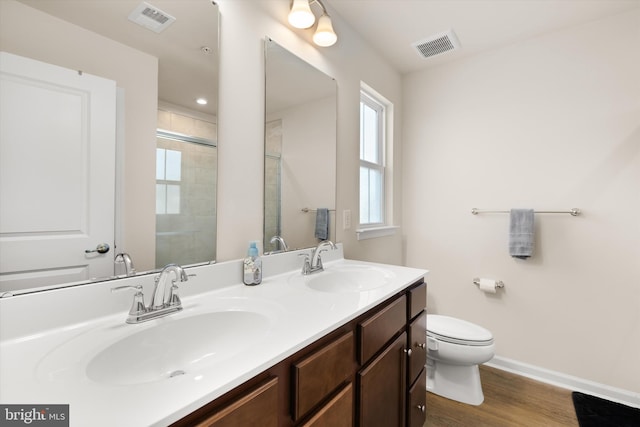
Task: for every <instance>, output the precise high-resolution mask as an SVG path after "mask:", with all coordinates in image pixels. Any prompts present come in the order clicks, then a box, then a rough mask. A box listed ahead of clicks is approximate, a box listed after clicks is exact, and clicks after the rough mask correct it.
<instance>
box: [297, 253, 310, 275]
mask: <svg viewBox="0 0 640 427" xmlns="http://www.w3.org/2000/svg"><path fill="white" fill-rule="evenodd" d="M298 256H301V257H304V262H303V264H302V274H303V275H304V276H306V275H308V274H311V259H310V258H309V254H307V253H304V254H298Z"/></svg>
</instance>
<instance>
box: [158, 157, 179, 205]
mask: <svg viewBox="0 0 640 427" xmlns="http://www.w3.org/2000/svg"><path fill="white" fill-rule="evenodd" d="M181 174H182V153H181V152H180V151H176V150H168V149H165V148H157V149H156V214H179V213H180V180H181Z"/></svg>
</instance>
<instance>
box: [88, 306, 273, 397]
mask: <svg viewBox="0 0 640 427" xmlns="http://www.w3.org/2000/svg"><path fill="white" fill-rule="evenodd" d="M269 324H270V321H269V318H268V317H267V316H265V315H263V314H259V313H254V312H251V311H221V312H213V313H205V314H199V315H195V316H191V317H185V318H180V319H171V320H170V321H168V322H164V323H160V324H158V325H155V326H153V327H151V328H148V329H145V330H142V331H140V332H136V333H134V334H131V335H128V336H126V337H125V338H123V339H121V340H119V341H116V342H115V343H113V344H111V345H110V346H108V347H107V348H105V349H103V350H102V351H100V352H99V353H98V354H96V355H95V356H94V357H93V358H92V359H91V360H90V361H89V363H88V364H87V368H86V375H87V377H88V378H89V379H91V380H93V381H96V382H99V383H106V384H116V385H129V384H141V383H148V382H153V381H159V380H163V379H167V378H172V377H175V376H179V375H184V374H186V373H188V372H189V371H190V370H191V369H196V368H200V367H202V366H204V365H209V364H212V363H215V362H219V361H221V360H225V359H228V358H230V357H231V356H233V355H236V354H238V353H239V352H241V351H246V350H247V349H248V348H249V347H251V346H253V345H254V344H255V340H256V339H257V338H259V337H260V336H264V335H265V334H266V332H267V331H268V329H269Z"/></svg>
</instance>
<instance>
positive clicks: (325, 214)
mask: <svg viewBox="0 0 640 427" xmlns="http://www.w3.org/2000/svg"><path fill="white" fill-rule="evenodd" d="M315 236H316V238H317V239H320V240H327V239H328V238H329V209H327V208H318V209H317V212H316V234H315Z"/></svg>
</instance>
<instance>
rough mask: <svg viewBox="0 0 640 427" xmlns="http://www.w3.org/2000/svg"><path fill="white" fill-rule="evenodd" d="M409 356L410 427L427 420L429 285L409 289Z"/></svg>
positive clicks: (419, 285)
mask: <svg viewBox="0 0 640 427" xmlns="http://www.w3.org/2000/svg"><path fill="white" fill-rule="evenodd" d="M408 294H409V311H408V315H409V317H408V319H407V322H408V331H409V338H408V339H409V348H410V349H411V352H410V355H409V363H408V372H407V384H408V387H409V397H408V399H407V402H408V403H407V409H406V413H407V426H408V427H422V426H423V425H424V423H425V420H426V400H427V394H426V388H427V370H426V369H425V365H426V362H427V311H426V309H425V307H426V304H427V285H426V284H425V283H421V284H418V285H416V286H414V287H412V288H410V289H409V292H408Z"/></svg>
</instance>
